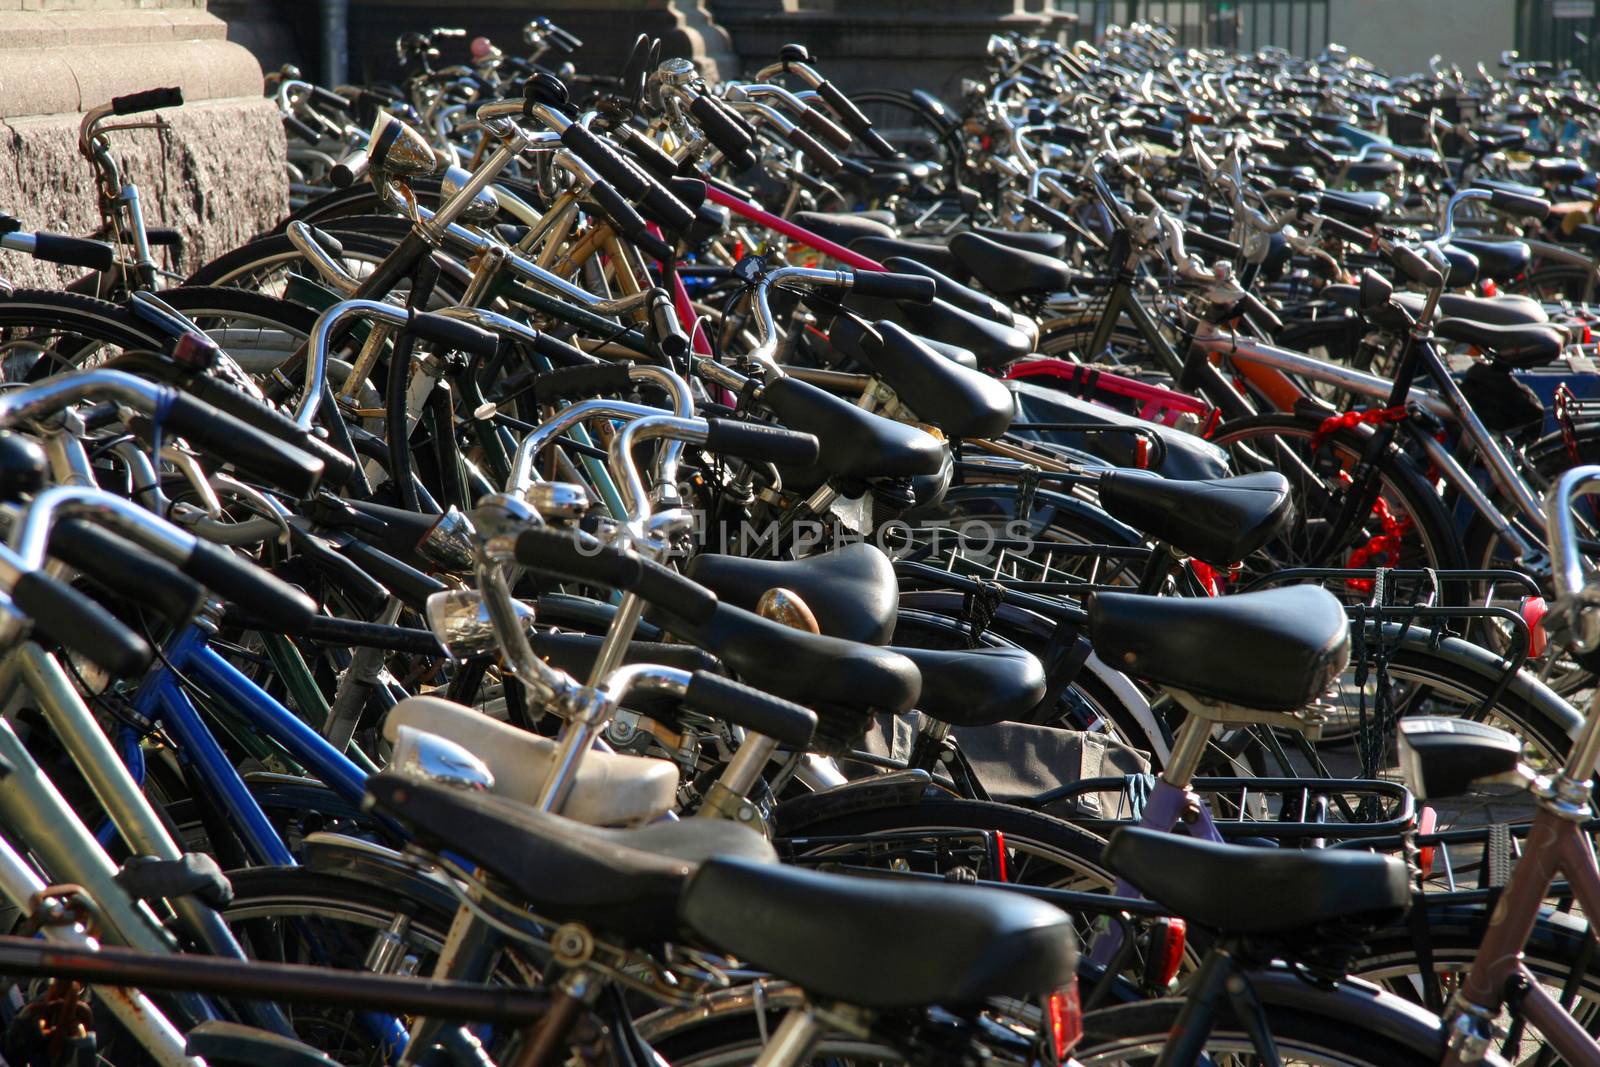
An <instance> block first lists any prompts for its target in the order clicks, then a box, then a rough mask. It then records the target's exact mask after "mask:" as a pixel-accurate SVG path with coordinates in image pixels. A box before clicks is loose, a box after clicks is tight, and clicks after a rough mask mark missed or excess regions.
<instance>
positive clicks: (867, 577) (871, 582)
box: [684, 542, 900, 645]
mask: <svg viewBox="0 0 1600 1067" xmlns="http://www.w3.org/2000/svg"><path fill="white" fill-rule="evenodd" d="M684 573H685V574H687V575H688V576H689V577H690V578H693V579H694V580H695V581H697V582H699V583H700V584H701V585H703V586H705V587H706V588H708V589H710V590H711V591H712V592H714V593H716V594H717V599H718V600H720V601H722V602H723V603H725V604H733V605H734V606H736V607H741V608H745V609H746V610H749V611H754V610H755V607H756V602H757V601H759V600H760V599H761V594H763V593H765V592H766V591H767V590H768V589H774V588H783V589H789V590H792V591H793V592H796V593H798V594H800V599H801V600H804V601H805V602H806V606H807V607H809V608H810V609H811V613H812V614H813V615H815V616H816V618H817V625H818V626H819V627H821V629H822V632H823V633H825V634H827V635H828V636H830V637H837V638H839V639H841V640H844V641H860V642H862V643H863V644H868V645H881V644H885V643H887V642H888V640H889V638H890V636H891V635H893V633H894V623H895V616H896V613H897V609H898V606H899V597H900V583H899V582H898V581H896V580H895V576H894V566H893V565H892V564H891V563H890V562H889V557H888V556H886V555H884V554H883V553H882V552H880V551H879V550H878V549H877V548H876V547H875V546H873V545H869V544H866V543H864V542H863V543H858V544H853V545H843V546H841V547H839V548H835V549H831V550H829V551H827V552H823V553H821V554H820V555H816V556H807V557H806V558H805V559H793V560H791V559H746V558H745V557H743V556H720V555H714V554H711V553H701V554H700V555H698V556H695V557H694V558H693V559H692V560H690V561H689V566H688V567H687V568H685V570H684Z"/></svg>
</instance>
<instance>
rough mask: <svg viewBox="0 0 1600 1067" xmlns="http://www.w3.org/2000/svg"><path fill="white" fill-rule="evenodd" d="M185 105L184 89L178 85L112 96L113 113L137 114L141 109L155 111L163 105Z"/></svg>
mask: <svg viewBox="0 0 1600 1067" xmlns="http://www.w3.org/2000/svg"><path fill="white" fill-rule="evenodd" d="M181 106H183V90H182V89H179V88H178V87H177V86H172V87H170V88H166V89H146V90H145V91H144V92H142V93H129V94H128V95H127V96H113V97H112V98H111V113H112V114H113V115H137V114H138V113H139V112H141V111H154V110H156V109H157V108H163V107H181Z"/></svg>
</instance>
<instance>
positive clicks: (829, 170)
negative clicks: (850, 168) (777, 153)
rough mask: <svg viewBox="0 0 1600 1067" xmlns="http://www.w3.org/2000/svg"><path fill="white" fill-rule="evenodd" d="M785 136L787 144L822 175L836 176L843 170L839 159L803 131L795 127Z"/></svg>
mask: <svg viewBox="0 0 1600 1067" xmlns="http://www.w3.org/2000/svg"><path fill="white" fill-rule="evenodd" d="M785 136H786V137H787V138H788V139H789V143H790V144H792V145H794V146H795V147H796V148H798V149H799V150H800V154H801V155H803V156H805V157H806V158H807V159H809V160H810V161H811V162H812V163H813V164H815V165H816V166H817V167H818V169H820V170H821V171H822V172H823V173H824V174H829V175H833V174H838V173H839V172H840V171H842V170H843V169H844V164H842V163H840V162H839V157H838V156H836V155H834V154H833V153H832V152H830V151H828V149H827V147H826V146H825V145H824V144H823V143H822V142H821V141H819V140H817V139H816V138H815V137H813V136H811V135H810V134H809V133H807V132H806V131H805V130H802V129H801V128H800V127H798V126H796V127H795V128H794V129H792V130H790V131H789V132H788V133H787V134H785Z"/></svg>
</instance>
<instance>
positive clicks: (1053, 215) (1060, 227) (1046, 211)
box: [1022, 196, 1072, 233]
mask: <svg viewBox="0 0 1600 1067" xmlns="http://www.w3.org/2000/svg"><path fill="white" fill-rule="evenodd" d="M1022 207H1023V209H1024V210H1025V211H1027V213H1028V214H1030V215H1032V216H1033V217H1034V218H1035V219H1038V220H1039V221H1040V222H1042V223H1044V224H1045V225H1046V226H1048V227H1050V229H1052V230H1056V231H1058V232H1061V233H1071V232H1072V220H1071V219H1069V218H1067V217H1066V216H1065V215H1063V214H1062V213H1061V212H1059V211H1057V210H1056V209H1055V208H1053V207H1051V206H1050V205H1049V204H1046V203H1044V202H1043V201H1042V200H1037V199H1035V198H1034V197H1031V196H1030V197H1025V198H1024V199H1023V201H1022Z"/></svg>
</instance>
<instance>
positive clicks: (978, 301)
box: [883, 256, 1011, 325]
mask: <svg viewBox="0 0 1600 1067" xmlns="http://www.w3.org/2000/svg"><path fill="white" fill-rule="evenodd" d="M883 265H884V266H885V267H888V268H889V269H890V270H892V271H895V272H896V273H899V274H920V275H922V276H923V277H924V278H932V279H933V284H934V286H935V291H936V292H937V294H938V296H939V299H940V300H944V301H948V302H949V303H951V304H954V305H955V306H956V307H958V308H960V309H961V310H963V311H970V312H971V313H972V314H974V315H981V316H983V317H984V318H986V319H993V320H994V321H995V322H998V323H1002V324H1004V325H1010V323H1011V310H1010V309H1009V308H1007V307H1006V306H1005V305H1004V304H1002V303H1000V301H998V300H996V299H995V298H994V297H992V296H989V295H988V294H987V293H980V292H978V290H976V289H974V288H972V287H971V286H968V285H963V284H961V283H960V282H958V281H956V280H955V279H954V278H952V277H950V276H949V275H948V274H942V273H940V272H939V271H936V270H934V269H933V268H932V267H930V266H928V265H927V264H926V263H918V262H917V261H916V260H914V259H906V258H904V257H903V256H890V257H889V258H888V259H886V260H884V261H883Z"/></svg>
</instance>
